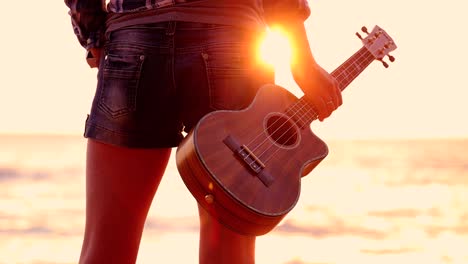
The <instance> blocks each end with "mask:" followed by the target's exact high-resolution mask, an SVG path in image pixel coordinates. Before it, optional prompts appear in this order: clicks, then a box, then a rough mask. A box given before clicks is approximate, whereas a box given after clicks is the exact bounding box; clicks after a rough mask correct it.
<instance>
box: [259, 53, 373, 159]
mask: <svg viewBox="0 0 468 264" xmlns="http://www.w3.org/2000/svg"><path fill="white" fill-rule="evenodd" d="M369 59H370V60H369ZM350 60H351V58H350V59H348V60H347V61H346V62H345V63H347V64H348V66H347V68H345V69H342V70H341V72H340V73H338V74H337V72H338V70H339V68H338V69H336V70H335V71H333V72H332V73H331V74H332V76H334V77H335V78H336V79H337V80H338V83H339V87H345V86H346V85H347V84H349V79H350V78H349V77H350V76H351V78H352V77H353V76H357V75H358V74H356V73H358V72H360V71H356V73H353V72H351V74H349V73H348V72H347V69H349V68H350V66H356V63H354V62H353V63H350ZM355 60H357V61H361V62H364V64H365V63H366V61H369V62H370V61H372V60H373V55H372V54H367V55H366V54H362V53H360V54H359V55H358V56H356V58H355ZM358 66H359V67H360V68H361V69H362V68H365V65H358ZM363 66H364V67H363ZM352 70H353V69H351V71H352ZM343 77H344V78H343ZM343 81H346V82H347V83H344V82H343ZM301 100H305V97H302V98H301V99H299V101H298V102H297V103H296V104H295V105H298V104H299V103H300V101H301ZM306 105H307V102H305V103H303V104H302V107H301V108H299V109H298V111H297V112H296V113H298V112H300V111H301V110H303V109H304V108H305V106H306ZM292 108H294V105H293V106H292ZM296 113H295V114H296ZM310 113H312V114H311V117H310V119H311V120H310V122H312V121H314V120H316V119H317V118H318V115H317V113H316V110H315V109H314V108H313V107H308V108H307V110H306V113H305V114H304V116H306V115H307V114H310ZM295 114H294V115H295ZM306 117H307V116H306ZM300 118H301V119H302V117H300ZM288 121H289V120H288ZM288 121H287V122H288ZM307 123H308V121H307V122H306V124H305V125H307ZM290 127H292V128H293V129H294V127H293V126H290ZM303 127H304V126H303V125H301V126H300V128H303ZM286 133H289V129H288V131H285V132H284V133H283V135H284V134H286ZM283 135H281V137H282V136H283ZM294 136H295V134H294V133H291V135H290V136H289V138H288V139H287V140H286V142H287V141H289V140H291V139H292V137H294ZM271 147H272V145H271V146H270V147H269V148H271ZM269 148H268V149H267V150H265V151H264V152H263V153H262V154H260V156H259V157H261V156H262V155H263V154H264V153H265V152H266V151H268V150H269ZM279 150H280V148H277V149H276V150H275V151H274V152H273V153H272V154H271V155H270V157H268V158H267V159H266V160H265V161H263V162H264V163H265V164H266V163H268V162H269V161H270V160H271V159H272V158H273V157H274V155H276V153H278V151H279Z"/></svg>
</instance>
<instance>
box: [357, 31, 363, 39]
mask: <svg viewBox="0 0 468 264" xmlns="http://www.w3.org/2000/svg"><path fill="white" fill-rule="evenodd" d="M356 36H357V37H358V38H359V39H360V40H362V36H361V34H359V32H356Z"/></svg>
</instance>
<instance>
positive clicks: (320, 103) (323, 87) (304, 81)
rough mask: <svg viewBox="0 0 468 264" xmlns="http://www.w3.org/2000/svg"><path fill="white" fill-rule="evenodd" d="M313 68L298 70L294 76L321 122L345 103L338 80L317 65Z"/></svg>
mask: <svg viewBox="0 0 468 264" xmlns="http://www.w3.org/2000/svg"><path fill="white" fill-rule="evenodd" d="M313 68H314V69H307V67H306V68H305V69H297V68H296V70H295V71H296V72H295V74H294V75H295V80H296V82H297V84H298V85H299V87H300V88H301V89H302V90H303V91H304V93H305V98H306V99H307V101H308V102H309V103H310V104H311V105H312V106H313V108H314V109H315V111H316V112H317V115H318V118H319V120H320V121H323V120H324V119H325V118H327V117H329V116H330V115H331V113H332V112H333V111H335V110H336V109H337V108H338V107H339V106H340V105H341V104H342V103H343V101H342V98H341V90H340V89H339V85H338V82H337V81H336V79H335V78H333V76H331V75H330V74H329V73H328V72H326V71H325V70H324V69H323V68H322V67H320V66H319V65H317V64H315V65H314V67H313ZM298 71H299V72H300V73H298Z"/></svg>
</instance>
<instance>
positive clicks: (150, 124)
mask: <svg viewBox="0 0 468 264" xmlns="http://www.w3.org/2000/svg"><path fill="white" fill-rule="evenodd" d="M103 2H104V1H101V0H65V3H66V4H67V6H68V7H69V8H70V15H71V18H72V24H73V26H74V30H75V34H76V35H77V37H78V40H79V41H80V44H81V45H82V46H83V47H84V48H86V49H87V51H88V52H89V55H88V62H89V63H90V66H91V67H99V72H98V85H97V90H96V95H95V98H94V101H93V105H92V108H91V113H90V115H89V117H88V119H87V121H86V127H85V137H86V138H88V146H87V164H86V174H87V175H86V181H87V184H86V190H87V192H86V228H85V235H84V242H83V246H82V252H81V257H80V263H134V262H135V261H136V258H137V254H138V247H139V243H140V238H141V235H142V231H143V226H144V222H145V219H146V216H147V213H148V210H149V208H150V205H151V202H152V200H153V196H154V194H155V193H156V190H157V188H158V185H159V182H160V180H161V178H162V176H163V174H164V171H165V168H166V165H167V162H168V159H169V156H170V153H171V149H172V148H173V147H177V145H178V144H179V143H180V141H181V140H182V138H183V136H182V132H184V131H189V130H190V129H191V128H192V127H193V126H194V125H195V124H196V123H197V121H198V120H199V119H200V118H201V117H202V116H203V115H205V114H206V113H208V112H210V111H213V110H217V109H242V108H244V107H246V106H247V105H249V103H250V102H251V100H252V99H253V97H254V95H255V93H256V91H257V89H258V88H259V87H260V86H262V85H263V84H267V83H272V82H273V81H274V80H273V74H272V73H271V72H270V71H269V70H268V69H265V68H264V67H262V66H261V64H260V63H258V62H257V60H256V59H255V58H256V57H257V56H256V54H255V52H256V50H255V47H256V41H258V36H260V35H261V34H263V33H264V32H265V28H266V26H267V25H270V26H271V25H273V24H276V25H279V26H281V27H283V28H284V29H285V30H287V31H288V32H289V34H290V36H291V39H292V40H293V43H294V45H295V50H296V51H297V54H296V58H295V61H296V63H295V64H294V65H292V68H291V70H292V73H293V76H294V79H295V81H296V82H297V84H298V85H299V87H301V89H302V90H303V91H304V92H305V94H306V96H307V98H308V99H309V101H310V103H311V104H312V105H313V106H314V108H315V109H316V111H317V114H318V115H319V119H320V120H323V119H324V118H326V117H328V116H329V115H330V114H331V113H332V112H333V111H334V110H335V109H336V108H337V107H338V106H340V105H341V94H340V90H339V89H338V86H337V83H336V81H335V80H334V79H333V78H332V77H331V76H330V75H329V74H328V73H326V72H325V71H324V70H322V68H321V67H320V66H319V65H317V63H316V62H315V60H314V58H313V56H312V53H311V51H310V48H309V43H308V41H307V36H306V33H305V29H304V24H303V22H304V20H305V19H306V18H307V17H308V16H309V14H310V10H309V7H308V4H307V1H306V0H302V1H301V0H290V1H288V0H264V1H263V2H262V1H257V0H227V1H220V0H198V1H197V0H192V1H190V0H111V1H110V2H109V4H108V5H107V7H104V5H105V4H104V3H103ZM199 215H200V251H199V253H200V256H199V261H200V263H236V264H238V263H254V262H255V236H245V235H240V234H237V233H236V232H234V231H232V230H229V229H227V228H225V227H224V226H222V225H220V224H219V223H218V222H217V221H216V220H215V219H213V218H212V217H211V216H210V215H209V214H208V213H207V212H205V211H204V210H203V209H202V208H201V207H199Z"/></svg>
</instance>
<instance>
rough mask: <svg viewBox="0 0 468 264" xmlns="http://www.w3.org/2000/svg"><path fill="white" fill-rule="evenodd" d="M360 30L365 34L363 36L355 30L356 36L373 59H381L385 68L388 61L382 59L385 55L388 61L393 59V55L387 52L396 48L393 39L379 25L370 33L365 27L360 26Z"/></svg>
mask: <svg viewBox="0 0 468 264" xmlns="http://www.w3.org/2000/svg"><path fill="white" fill-rule="evenodd" d="M361 30H362V32H364V33H366V34H367V36H366V37H365V38H363V37H362V36H361V35H360V34H359V33H358V32H356V36H358V38H360V39H361V40H362V43H363V44H364V46H365V47H366V49H367V50H368V51H369V52H370V53H371V54H372V56H374V59H376V60H379V61H381V62H382V64H383V65H384V66H385V68H387V67H388V63H387V62H385V61H384V60H383V59H384V58H385V56H388V58H389V60H390V62H394V61H395V57H393V56H392V55H390V54H389V53H390V52H391V51H394V50H395V49H396V48H397V46H396V44H395V42H394V41H393V39H392V38H391V37H390V36H389V35H388V34H387V32H385V30H383V29H382V28H380V27H379V26H375V27H374V29H373V30H372V31H371V32H370V33H369V31H368V30H367V28H366V27H362V28H361Z"/></svg>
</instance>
